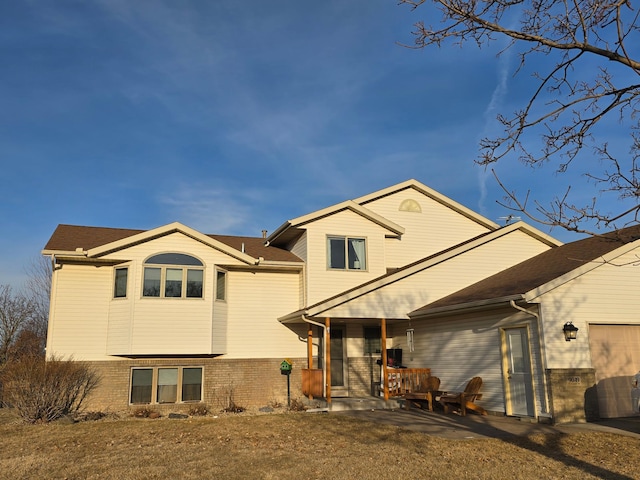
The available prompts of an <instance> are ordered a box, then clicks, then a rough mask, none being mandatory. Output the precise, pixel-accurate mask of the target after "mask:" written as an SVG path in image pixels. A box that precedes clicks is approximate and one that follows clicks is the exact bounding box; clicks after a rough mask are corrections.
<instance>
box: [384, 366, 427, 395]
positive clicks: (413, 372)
mask: <svg viewBox="0 0 640 480" xmlns="http://www.w3.org/2000/svg"><path fill="white" fill-rule="evenodd" d="M386 370H387V385H388V387H389V396H390V397H402V396H403V395H405V394H407V393H413V392H417V391H418V390H419V388H420V385H422V384H424V382H426V380H427V378H429V376H430V375H431V369H430V368H387V369H386Z"/></svg>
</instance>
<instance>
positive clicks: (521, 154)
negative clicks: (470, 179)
mask: <svg viewBox="0 0 640 480" xmlns="http://www.w3.org/2000/svg"><path fill="white" fill-rule="evenodd" d="M399 3H400V4H406V5H409V6H410V7H411V8H412V9H418V8H419V7H420V6H422V5H424V4H429V5H433V6H435V7H436V8H437V10H438V11H439V12H440V19H439V23H438V27H437V28H436V27H433V26H430V25H427V24H425V23H424V22H422V21H421V22H418V23H416V24H415V31H414V32H413V34H414V39H415V45H414V46H413V47H412V48H427V47H430V46H442V45H444V44H446V43H449V42H451V43H453V44H454V45H463V44H465V43H467V42H471V43H475V44H476V45H477V46H478V47H483V46H486V45H487V44H489V43H491V42H493V41H494V40H496V39H497V38H499V37H503V38H506V39H508V40H509V45H508V47H506V48H505V49H504V50H503V51H502V52H504V51H506V50H508V49H510V48H518V49H519V51H518V55H519V58H520V62H519V65H518V67H517V68H516V71H515V72H514V73H515V74H516V75H517V74H521V73H523V72H524V71H526V70H527V69H529V70H532V69H531V68H529V66H530V65H532V64H533V60H534V58H535V57H538V58H537V60H538V61H537V62H536V65H543V67H542V68H543V69H545V68H546V71H542V72H538V71H532V72H531V75H532V77H533V78H534V79H536V80H537V81H538V84H537V87H535V88H534V89H533V91H532V92H531V94H530V96H529V99H528V101H527V102H526V103H525V105H524V106H523V108H521V109H519V110H517V111H515V112H514V113H512V114H511V115H509V116H507V115H504V114H501V115H498V117H497V120H498V122H499V124H500V125H501V126H502V128H503V132H502V134H500V135H497V136H496V137H494V138H483V139H482V140H481V141H480V153H479V155H478V159H477V163H478V164H480V165H484V166H488V165H490V164H493V163H495V162H498V161H503V160H504V161H506V160H507V159H510V160H512V161H513V160H516V159H517V160H519V161H520V162H522V163H524V164H525V165H527V166H530V167H538V166H542V165H546V164H548V163H555V171H556V172H558V173H565V172H567V171H568V170H569V168H570V167H571V168H572V169H574V167H575V168H583V167H581V165H582V164H583V163H584V162H583V160H590V159H591V158H592V152H593V153H595V155H596V157H597V158H598V159H599V160H601V165H603V169H602V170H601V171H594V170H593V166H591V167H584V168H587V169H588V170H587V171H586V172H585V171H583V172H581V173H582V174H583V178H586V179H587V180H588V181H591V182H593V185H595V186H596V187H597V191H595V192H594V196H593V197H594V200H593V202H592V203H591V204H588V205H577V204H575V203H572V202H571V200H570V195H569V194H570V193H571V188H569V189H568V190H567V191H566V192H564V193H563V194H562V195H560V196H558V197H556V198H554V199H553V200H552V201H551V202H550V203H549V206H547V207H545V206H543V205H542V204H541V203H539V202H534V203H533V204H531V203H530V202H529V201H528V196H529V195H528V194H527V195H526V198H525V199H524V200H518V196H517V194H516V192H511V191H509V190H508V189H506V188H505V186H504V185H503V184H502V183H500V185H501V186H502V188H503V190H504V191H505V192H506V197H505V204H504V205H505V206H508V207H509V208H511V209H513V210H516V211H518V212H522V213H524V214H525V215H527V216H529V218H531V219H534V220H536V221H542V223H545V224H548V225H552V226H558V227H562V228H566V229H568V230H571V231H580V232H587V231H589V230H588V229H587V228H586V227H582V226H580V225H581V224H590V225H592V226H593V225H595V226H596V227H599V226H607V227H610V226H614V223H616V222H621V223H622V224H625V225H628V224H629V223H635V222H638V210H639V208H640V205H639V199H640V184H639V182H638V176H637V174H638V169H637V164H638V158H640V142H639V141H638V132H640V123H639V122H640V81H638V76H640V59H639V57H638V48H639V47H640V26H639V25H638V18H639V15H640V12H638V11H636V10H634V8H633V7H632V5H631V3H630V2H629V1H628V0H615V1H611V0H609V1H607V0H603V1H599V0H584V1H581V0H564V1H562V2H558V1H555V0H493V1H483V2H479V1H477V0H430V1H429V0H400V2H399ZM502 52H501V53H502ZM530 60H531V62H530ZM594 61H596V62H598V66H599V68H596V69H594V68H593V62H594ZM586 62H591V63H586ZM585 72H586V73H585ZM589 72H593V73H589ZM609 117H613V118H616V117H617V118H618V121H619V122H620V125H621V126H623V127H624V128H628V129H629V132H630V134H629V136H628V138H629V140H630V148H629V152H630V153H629V155H628V156H627V155H624V156H621V154H620V149H619V147H618V146H617V147H618V148H617V153H616V154H614V153H613V152H612V150H611V148H610V147H609V146H608V142H607V140H604V139H603V138H602V135H603V131H604V129H603V128H601V127H600V125H601V124H602V122H603V120H604V119H605V118H609ZM531 135H533V136H534V137H537V138H538V139H539V140H540V141H539V142H538V143H536V142H532V141H531V139H530V138H531ZM525 139H526V142H525ZM585 147H588V148H585ZM576 162H577V163H576ZM590 165H591V163H590ZM589 169H591V170H589ZM608 196H613V198H614V199H623V200H625V201H626V203H624V204H622V203H621V208H620V211H618V212H604V211H602V210H600V208H599V206H598V205H599V204H600V203H602V201H603V199H604V198H608ZM527 208H533V211H532V212H530V214H529V213H527V211H525V209H527Z"/></svg>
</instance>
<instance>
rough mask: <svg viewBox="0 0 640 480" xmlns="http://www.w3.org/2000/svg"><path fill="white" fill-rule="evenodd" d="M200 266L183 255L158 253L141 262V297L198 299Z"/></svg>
mask: <svg viewBox="0 0 640 480" xmlns="http://www.w3.org/2000/svg"><path fill="white" fill-rule="evenodd" d="M203 283H204V265H203V263H202V262H201V261H200V260H198V259H197V258H195V257H192V256H191V255H186V254H184V253H161V254H159V255H154V256H152V257H150V258H148V259H147V260H146V261H145V262H144V275H143V283H142V296H143V297H159V298H202V296H203Z"/></svg>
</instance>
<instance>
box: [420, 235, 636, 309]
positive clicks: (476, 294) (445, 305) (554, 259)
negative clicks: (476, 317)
mask: <svg viewBox="0 0 640 480" xmlns="http://www.w3.org/2000/svg"><path fill="white" fill-rule="evenodd" d="M638 239H640V225H634V226H632V227H628V228H625V229H622V230H617V231H615V232H610V233H607V234H603V235H599V236H593V237H589V238H585V239H582V240H577V241H575V242H571V243H567V244H564V245H562V246H559V247H556V248H552V249H550V250H547V251H546V252H543V253H541V254H539V255H536V256H535V257H532V258H530V259H528V260H525V261H524V262H521V263H519V264H517V265H514V266H513V267H511V268H508V269H506V270H503V271H502V272H499V273H497V274H495V275H492V276H490V277H487V278H486V279H484V280H481V281H480V282H477V283H475V284H473V285H470V286H468V287H466V288H463V289H462V290H459V291H457V292H455V293H452V294H451V295H448V296H446V297H443V298H441V299H439V300H436V301H435V302H433V303H430V304H428V305H425V306H423V307H421V308H419V309H417V310H414V311H413V312H411V313H410V314H409V316H410V317H419V316H423V315H428V314H430V313H436V312H438V311H442V310H446V309H450V308H455V307H464V306H470V305H473V304H477V303H480V302H487V301H489V300H496V301H499V300H501V299H503V300H504V299H510V298H511V299H513V298H516V297H517V298H524V297H525V295H526V294H528V293H530V292H533V291H536V290H537V289H541V287H543V286H545V285H549V284H550V283H551V282H553V281H554V280H557V279H559V278H561V277H564V276H567V275H569V276H570V274H571V273H576V272H579V271H580V269H581V268H585V267H589V268H595V267H596V266H598V265H600V264H602V262H604V261H606V257H607V254H609V253H611V252H613V251H614V250H617V249H619V248H620V247H623V246H625V245H628V244H630V243H631V242H634V241H636V240H638ZM598 259H600V260H601V261H600V262H597V260H598Z"/></svg>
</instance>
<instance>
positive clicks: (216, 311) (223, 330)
mask: <svg viewBox="0 0 640 480" xmlns="http://www.w3.org/2000/svg"><path fill="white" fill-rule="evenodd" d="M229 275H230V272H227V298H226V299H225V300H215V296H214V300H213V318H212V319H211V325H212V326H211V353H215V354H223V353H227V349H228V347H227V325H228V324H229V297H228V295H229Z"/></svg>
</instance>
